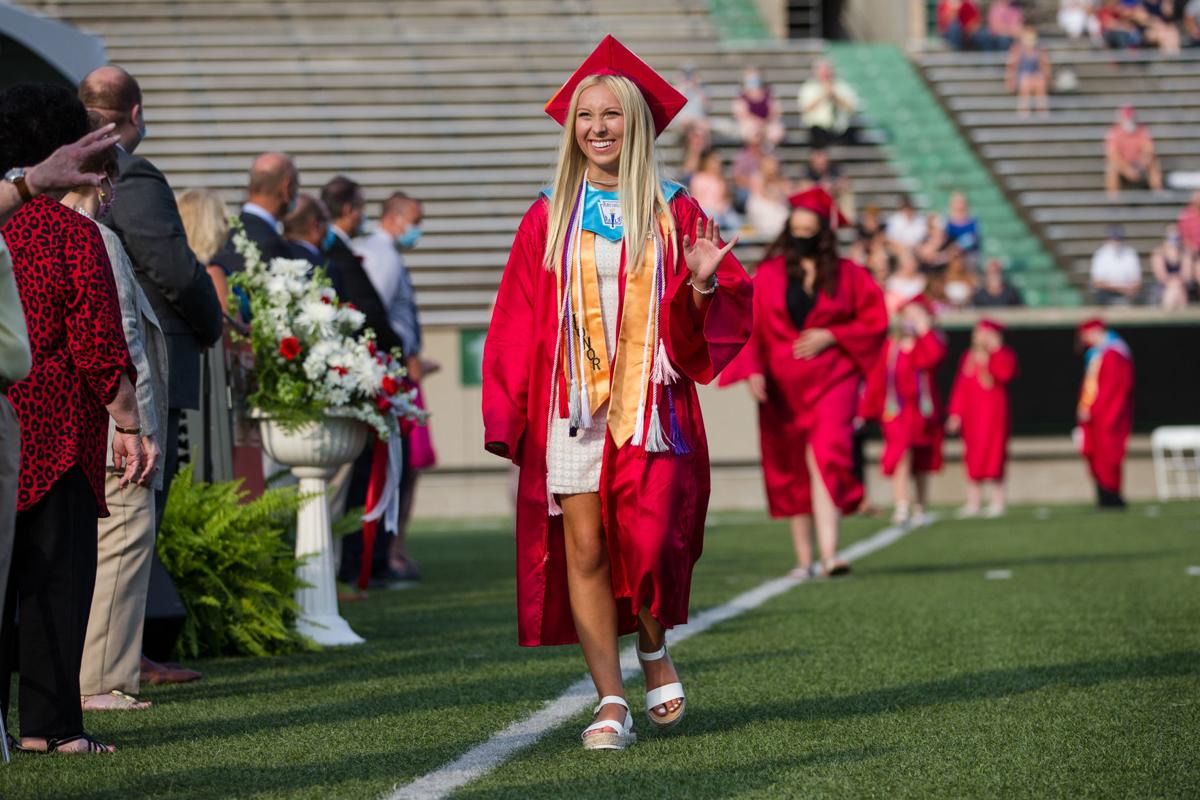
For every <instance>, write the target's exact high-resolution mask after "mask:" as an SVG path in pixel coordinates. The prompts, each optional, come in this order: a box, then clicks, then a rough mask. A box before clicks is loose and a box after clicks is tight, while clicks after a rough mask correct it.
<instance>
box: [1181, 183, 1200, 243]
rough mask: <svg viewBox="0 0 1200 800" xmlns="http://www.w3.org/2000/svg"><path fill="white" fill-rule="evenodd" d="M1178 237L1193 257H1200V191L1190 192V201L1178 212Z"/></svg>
mask: <svg viewBox="0 0 1200 800" xmlns="http://www.w3.org/2000/svg"><path fill="white" fill-rule="evenodd" d="M1176 224H1178V225H1179V236H1180V238H1181V239H1182V240H1183V246H1184V247H1186V248H1187V250H1188V252H1189V253H1191V254H1192V256H1193V257H1200V190H1198V191H1195V192H1192V199H1191V201H1190V202H1189V203H1188V204H1187V205H1186V206H1185V207H1184V209H1183V211H1180V212H1179V220H1178V222H1177V223H1176Z"/></svg>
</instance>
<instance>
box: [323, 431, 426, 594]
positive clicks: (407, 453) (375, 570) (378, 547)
mask: <svg viewBox="0 0 1200 800" xmlns="http://www.w3.org/2000/svg"><path fill="white" fill-rule="evenodd" d="M373 445H374V443H373V442H372V443H371V444H370V445H368V446H367V447H366V448H364V449H363V452H362V455H360V456H359V457H358V460H357V461H355V462H354V472H352V473H351V476H350V496H349V499H348V500H347V502H346V505H347V507H349V508H355V507H357V506H361V505H364V504H365V503H366V502H367V484H368V483H370V481H371V458H372V455H373V454H374V452H375V448H374V446H373ZM400 453H401V460H400V463H401V465H402V469H401V474H400V522H401V524H403V522H404V520H405V519H406V515H407V511H408V509H407V508H406V505H408V506H411V504H412V498H413V490H414V489H415V488H416V483H417V472H416V470H414V469H413V468H412V449H411V448H410V447H409V446H408V437H407V436H405V437H404V439H403V441H402V443H401V445H400ZM395 536H396V535H395V534H394V533H388V532H387V531H385V530H384V529H383V525H382V524H380V525H379V527H378V528H377V529H376V532H375V546H374V548H373V549H372V551H371V574H372V575H374V576H376V577H379V576H380V575H383V574H385V573H386V572H387V571H388V549H389V548H390V546H391V543H392V539H394V538H395ZM362 554H363V535H362V531H356V532H354V533H349V534H346V535H345V536H343V537H342V563H341V567H340V568H339V569H338V580H340V581H342V582H343V583H351V584H352V583H354V582H355V581H357V580H358V572H359V570H360V569H361V568H362V567H361V564H362Z"/></svg>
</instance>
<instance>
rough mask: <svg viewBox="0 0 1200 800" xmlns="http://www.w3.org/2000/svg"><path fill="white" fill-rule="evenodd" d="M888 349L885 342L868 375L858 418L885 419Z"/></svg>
mask: <svg viewBox="0 0 1200 800" xmlns="http://www.w3.org/2000/svg"><path fill="white" fill-rule="evenodd" d="M887 349H888V343H887V342H886V341H885V342H884V344H883V347H882V348H880V353H879V358H878V359H876V361H875V366H874V367H872V368H871V371H870V372H869V373H867V386H866V388H865V389H864V390H863V393H862V397H860V398H859V402H858V415H857V416H859V417H861V418H862V419H880V418H881V417H883V405H884V399H885V397H886V395H887Z"/></svg>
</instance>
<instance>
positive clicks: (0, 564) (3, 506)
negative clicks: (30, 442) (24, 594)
mask: <svg viewBox="0 0 1200 800" xmlns="http://www.w3.org/2000/svg"><path fill="white" fill-rule="evenodd" d="M20 469H21V428H20V426H19V425H18V424H17V414H16V412H15V411H13V407H12V406H11V405H9V403H8V398H7V397H4V396H3V395H0V609H2V608H3V607H4V598H5V596H6V595H5V593H6V592H7V591H8V566H9V564H11V563H12V550H13V533H14V531H15V530H16V522H17V477H18V475H19V474H20Z"/></svg>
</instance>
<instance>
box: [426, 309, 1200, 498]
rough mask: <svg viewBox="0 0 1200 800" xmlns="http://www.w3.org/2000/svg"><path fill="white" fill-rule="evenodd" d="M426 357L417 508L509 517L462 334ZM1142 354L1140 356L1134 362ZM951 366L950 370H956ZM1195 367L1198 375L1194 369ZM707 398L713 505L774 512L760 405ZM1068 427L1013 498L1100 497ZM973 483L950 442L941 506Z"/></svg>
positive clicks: (874, 476) (877, 482) (1026, 464)
mask: <svg viewBox="0 0 1200 800" xmlns="http://www.w3.org/2000/svg"><path fill="white" fill-rule="evenodd" d="M1094 313H1096V310H1095V309H1070V310H1064V309H1046V310H1009V311H1006V312H1002V313H998V314H995V315H993V316H999V317H1002V318H1003V319H1004V320H1005V321H1006V322H1007V323H1008V324H1010V325H1014V326H1016V325H1025V326H1033V327H1041V326H1051V327H1059V328H1064V327H1069V326H1073V325H1075V324H1076V323H1077V322H1078V321H1079V320H1081V319H1083V318H1085V317H1086V316H1090V315H1092V314H1094ZM977 316H978V315H976V314H970V313H961V314H956V315H950V316H947V317H946V319H945V320H944V323H945V325H946V326H947V327H948V328H950V329H951V330H955V329H957V330H958V331H961V330H963V329H964V328H966V327H969V326H970V325H972V324H974V321H975V319H976V318H977ZM1107 317H1108V318H1109V320H1110V321H1111V322H1112V323H1113V324H1114V325H1115V326H1116V327H1117V328H1118V329H1120V328H1121V327H1122V326H1132V325H1138V324H1141V325H1143V326H1149V327H1152V326H1153V325H1155V324H1158V325H1161V324H1162V323H1163V321H1164V319H1165V315H1164V313H1163V312H1161V311H1159V310H1157V309H1145V308H1142V309H1120V310H1115V309H1114V310H1109V311H1108V313H1107ZM1170 319H1171V320H1173V321H1174V323H1176V327H1178V326H1179V325H1184V326H1188V325H1190V326H1191V328H1186V329H1188V330H1190V331H1192V333H1193V343H1194V344H1195V345H1196V346H1193V347H1191V348H1190V349H1188V350H1187V351H1186V352H1190V353H1193V354H1194V353H1196V352H1200V311H1190V312H1185V313H1182V314H1179V315H1175V316H1173V317H1171V318H1170ZM425 346H426V351H425V352H426V356H427V357H429V358H432V359H434V360H436V361H438V362H440V363H441V364H442V367H443V369H442V371H441V372H440V373H438V374H436V375H434V376H432V377H430V378H429V379H428V380H427V381H426V383H425V393H426V397H427V398H428V401H429V405H430V409H431V410H432V412H433V416H432V419H431V421H430V425H431V429H432V433H433V438H434V444H435V446H436V448H437V451H438V457H439V465H438V468H437V469H436V470H434V471H431V472H430V473H428V474H426V475H425V476H423V478H422V481H423V483H422V488H421V490H420V492H418V498H417V506H416V510H415V513H416V515H417V516H419V517H461V516H503V515H507V514H509V513H510V511H511V499H510V498H511V491H512V488H511V487H512V476H511V475H510V473H509V470H508V469H507V463H506V462H504V461H502V460H500V459H498V458H496V457H494V456H491V455H489V454H487V453H486V452H484V450H483V424H482V420H481V411H480V403H481V392H480V389H479V387H474V386H463V385H462V382H461V379H460V375H461V370H462V355H461V352H460V350H461V347H460V331H459V330H458V329H454V328H438V329H433V330H429V331H427V333H426V345H425ZM1136 357H1137V353H1136V352H1135V358H1136ZM1181 366H1183V367H1184V369H1185V372H1183V373H1180V374H1181V375H1186V376H1188V377H1189V379H1191V378H1195V377H1197V373H1198V372H1200V367H1197V365H1196V363H1195V362H1194V360H1193V363H1191V364H1190V365H1181ZM1063 368H1064V370H1068V371H1069V373H1070V375H1071V376H1072V381H1071V386H1072V387H1073V386H1074V385H1075V380H1076V379H1077V376H1078V374H1079V363H1078V361H1077V360H1073V361H1071V362H1070V363H1069V364H1067V363H1064V367H1063ZM949 370H950V367H947V371H949ZM1188 370H1190V371H1188ZM700 398H701V404H702V406H703V412H704V418H705V421H706V427H707V431H708V440H709V450H710V452H711V454H712V460H713V497H712V507H713V508H714V509H762V508H765V506H766V503H765V498H764V496H763V490H762V481H761V476H760V471H759V467H758V460H759V452H758V426H757V417H756V411H755V408H754V404H753V403H752V402H751V400H750V398H749V396H748V395H747V393H746V391H745V389H744V388H743V387H741V386H735V387H732V388H730V389H717V388H715V387H712V386H705V387H700ZM1046 402H1047V403H1051V404H1056V405H1057V404H1059V403H1060V402H1065V403H1067V407H1068V408H1070V407H1072V406H1071V404H1072V403H1073V400H1072V397H1071V396H1068V397H1066V398H1063V397H1060V396H1057V395H1056V396H1055V397H1052V398H1047V399H1046ZM1172 421H1173V422H1189V423H1192V424H1196V423H1200V406H1197V412H1196V414H1195V416H1194V418H1193V419H1186V420H1172ZM1069 434H1070V431H1069V426H1068V425H1066V424H1064V426H1062V429H1061V430H1057V429H1056V430H1055V432H1054V433H1053V434H1052V435H1045V436H1029V437H1023V438H1018V439H1016V440H1014V442H1013V448H1012V461H1011V470H1010V477H1009V490H1010V495H1011V498H1012V501H1013V502H1017V503H1040V502H1087V501H1090V500H1092V499H1093V498H1092V486H1091V484H1090V481H1089V480H1088V477H1087V473H1086V469H1085V467H1084V465H1083V463H1082V461H1081V459H1080V458H1079V456H1078V454H1077V453H1076V451H1075V448H1074V446H1073V445H1072V443H1071V440H1070V435H1069ZM880 449H881V446H880V443H879V442H870V443H869V444H868V449H867V455H868V461H869V464H870V466H869V468H868V474H869V479H868V494H869V496H870V498H871V500H872V502H874V503H875V504H877V505H881V506H886V505H888V504H889V503H890V490H889V487H888V485H887V483H886V482H885V481H884V480H883V479H882V477H881V476H880V474H879V468H878V461H879V452H880ZM1125 476H1126V482H1127V494H1128V496H1129V497H1130V498H1132V499H1152V498H1153V497H1154V496H1155V491H1154V476H1153V470H1152V468H1151V462H1150V449H1149V439H1148V437H1147V436H1145V435H1140V436H1135V437H1134V438H1133V440H1132V441H1131V443H1130V455H1129V458H1128V460H1127V462H1126V470H1125ZM964 488H965V484H964V477H963V470H962V463H961V445H960V444H959V442H957V441H954V440H951V441H949V442H947V445H946V467H945V469H944V470H943V471H942V473H941V474H940V475H938V476H937V477H936V478H935V479H934V481H933V484H932V492H933V498H934V501H935V502H936V503H958V502H961V499H962V497H963V492H964Z"/></svg>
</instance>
